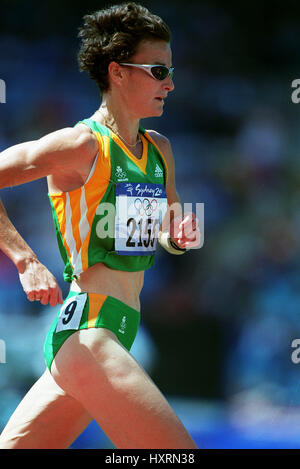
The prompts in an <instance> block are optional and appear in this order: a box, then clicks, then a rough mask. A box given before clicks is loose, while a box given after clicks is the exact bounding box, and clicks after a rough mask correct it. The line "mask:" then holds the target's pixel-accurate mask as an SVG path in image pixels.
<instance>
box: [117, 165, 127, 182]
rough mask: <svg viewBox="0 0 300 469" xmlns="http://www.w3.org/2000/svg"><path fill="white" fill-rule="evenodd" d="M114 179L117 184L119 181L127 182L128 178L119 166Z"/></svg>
mask: <svg viewBox="0 0 300 469" xmlns="http://www.w3.org/2000/svg"><path fill="white" fill-rule="evenodd" d="M116 178H117V179H118V182H120V181H128V177H127V174H126V172H125V171H123V169H122V168H121V166H117V167H116Z"/></svg>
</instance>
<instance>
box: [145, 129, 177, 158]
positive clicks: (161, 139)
mask: <svg viewBox="0 0 300 469" xmlns="http://www.w3.org/2000/svg"><path fill="white" fill-rule="evenodd" d="M146 132H147V134H148V135H149V136H150V137H151V138H152V140H153V141H154V143H155V144H156V145H157V146H158V149H159V150H160V152H161V153H162V155H163V156H164V158H165V159H166V162H167V165H168V167H170V166H173V165H174V157H173V152H172V147H171V142H170V140H169V139H168V138H167V137H166V136H165V135H162V134H160V133H159V132H157V131H156V130H146Z"/></svg>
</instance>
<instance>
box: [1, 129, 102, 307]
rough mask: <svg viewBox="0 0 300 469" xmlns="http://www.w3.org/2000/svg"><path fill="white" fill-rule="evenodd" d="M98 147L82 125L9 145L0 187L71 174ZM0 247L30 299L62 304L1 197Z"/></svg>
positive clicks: (55, 286) (52, 280) (49, 276)
mask: <svg viewBox="0 0 300 469" xmlns="http://www.w3.org/2000/svg"><path fill="white" fill-rule="evenodd" d="M97 150H98V143H97V140H96V138H95V137H94V135H93V134H92V133H91V132H90V131H89V129H88V127H87V126H85V125H78V127H76V128H67V129H62V130H58V131H56V132H53V133H51V134H48V135H46V136H45V137H43V138H41V139H39V140H36V141H32V142H26V143H21V144H19V145H15V146H12V147H10V148H8V149H7V150H5V151H3V152H2V153H0V188H4V187H8V186H15V185H18V184H23V183H25V182H29V181H33V180H35V179H39V178H41V177H44V176H48V175H50V174H56V173H59V172H64V171H67V172H68V173H69V172H70V173H71V172H72V171H76V170H78V168H80V167H81V166H82V164H89V162H90V163H91V164H92V161H93V159H94V157H95V156H96V153H97ZM0 249H1V250H2V251H3V252H4V253H5V254H6V255H7V256H8V257H9V258H10V259H11V260H12V262H13V263H14V264H15V266H16V267H17V269H18V272H19V278H20V282H21V284H22V287H23V289H24V291H25V293H26V295H27V298H28V299H29V300H30V301H34V300H40V301H41V303H42V304H47V303H49V304H50V305H51V306H55V305H56V304H57V303H62V293H61V289H60V287H59V285H58V283H57V281H56V279H55V277H54V276H53V275H52V274H51V272H49V270H48V269H47V268H46V267H45V266H44V265H43V264H41V263H40V262H39V260H38V259H37V257H36V255H35V253H34V252H33V251H32V249H31V248H30V247H29V246H28V244H27V243H26V242H25V240H24V239H23V238H22V237H21V235H20V234H19V233H18V231H17V230H16V228H15V227H14V226H13V224H12V223H11V221H10V220H9V218H8V215H7V213H6V211H5V208H4V207H3V204H2V202H1V200H0Z"/></svg>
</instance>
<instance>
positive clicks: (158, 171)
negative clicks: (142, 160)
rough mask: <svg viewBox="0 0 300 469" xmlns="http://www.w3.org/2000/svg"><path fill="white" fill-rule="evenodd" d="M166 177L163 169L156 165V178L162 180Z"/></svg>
mask: <svg viewBox="0 0 300 469" xmlns="http://www.w3.org/2000/svg"><path fill="white" fill-rule="evenodd" d="M163 175H164V173H163V170H162V169H161V167H160V166H159V165H158V164H157V163H156V167H155V170H154V176H155V177H156V178H162V177H163Z"/></svg>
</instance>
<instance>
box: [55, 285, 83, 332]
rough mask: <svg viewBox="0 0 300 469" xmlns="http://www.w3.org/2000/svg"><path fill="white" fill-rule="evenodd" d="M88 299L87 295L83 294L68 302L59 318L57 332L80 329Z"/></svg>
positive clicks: (73, 297)
mask: <svg viewBox="0 0 300 469" xmlns="http://www.w3.org/2000/svg"><path fill="white" fill-rule="evenodd" d="M86 299H87V293H83V294H82V295H76V296H72V297H71V298H69V299H68V301H66V303H65V304H64V305H63V306H62V308H61V310H60V313H59V316H58V321H57V326H56V332H60V331H66V330H69V329H75V330H77V329H78V328H79V325H80V320H81V316H82V313H83V309H84V306H85V303H86Z"/></svg>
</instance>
